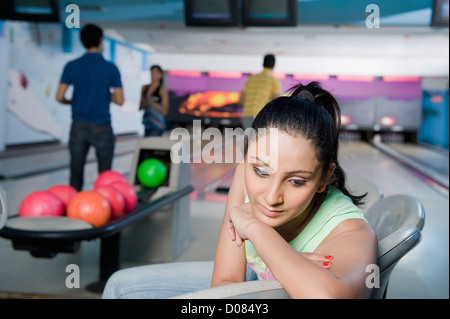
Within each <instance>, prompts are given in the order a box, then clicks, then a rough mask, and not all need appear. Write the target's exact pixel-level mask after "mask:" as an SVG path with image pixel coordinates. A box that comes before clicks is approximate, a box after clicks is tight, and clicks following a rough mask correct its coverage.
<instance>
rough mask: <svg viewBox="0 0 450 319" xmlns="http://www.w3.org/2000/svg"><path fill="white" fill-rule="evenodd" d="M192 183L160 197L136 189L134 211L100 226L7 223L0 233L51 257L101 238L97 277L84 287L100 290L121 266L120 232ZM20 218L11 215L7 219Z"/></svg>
mask: <svg viewBox="0 0 450 319" xmlns="http://www.w3.org/2000/svg"><path fill="white" fill-rule="evenodd" d="M193 190H194V187H193V186H191V185H189V186H186V187H184V188H181V189H179V190H176V191H173V192H170V193H168V194H166V195H163V196H161V197H159V198H152V195H153V194H154V193H155V191H156V189H153V190H143V191H140V192H138V203H137V205H136V207H135V209H134V210H133V211H131V212H130V213H128V214H126V215H125V216H123V217H121V218H120V219H117V220H113V221H110V222H108V223H107V224H105V225H104V226H101V227H96V228H94V227H90V228H86V229H77V230H50V231H48V230H39V229H21V228H14V227H9V226H8V223H6V225H5V226H4V227H3V228H1V229H0V236H1V237H4V238H7V239H10V240H11V241H12V246H13V248H14V249H16V250H28V251H29V252H30V254H31V255H32V256H34V257H38V258H52V257H54V256H56V255H57V254H58V253H76V252H77V251H78V250H79V248H80V245H81V242H82V241H86V240H94V239H100V240H101V243H100V265H99V268H100V269H99V270H100V276H99V277H100V278H99V281H98V282H94V283H91V284H90V285H88V286H87V289H88V290H89V291H92V292H97V293H101V292H102V291H103V288H104V285H105V284H106V281H107V280H108V278H109V277H110V276H111V275H112V274H113V273H114V272H115V271H117V270H119V269H120V232H121V231H122V230H123V229H124V228H125V227H127V226H129V225H131V224H132V223H135V222H137V221H139V220H141V219H143V218H145V217H147V216H149V215H150V214H152V213H155V212H157V211H158V210H159V209H161V208H163V207H164V206H166V205H167V204H170V203H172V202H174V201H177V200H178V199H181V198H182V197H184V196H186V195H188V194H190V193H191V192H192V191H193ZM15 218H20V217H19V216H18V215H14V216H10V217H9V218H8V220H12V219H15Z"/></svg>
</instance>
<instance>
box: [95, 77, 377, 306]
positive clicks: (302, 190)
mask: <svg viewBox="0 0 450 319" xmlns="http://www.w3.org/2000/svg"><path fill="white" fill-rule="evenodd" d="M339 117H340V110H339V106H338V103H337V102H336V100H335V99H334V98H333V96H332V95H331V94H329V93H328V92H327V91H325V90H323V89H322V88H321V87H320V86H319V84H318V83H316V82H312V83H310V84H308V85H307V86H303V85H301V84H300V85H298V86H296V87H294V88H293V93H292V95H291V96H289V97H285V96H283V97H279V98H277V99H275V100H273V101H272V102H270V103H268V104H267V105H266V106H265V107H264V108H263V109H262V110H261V111H260V113H259V114H258V115H257V116H256V118H255V120H254V122H253V125H252V128H253V129H254V131H255V133H256V135H255V136H253V137H252V138H250V139H249V141H248V144H247V145H246V154H245V160H244V162H243V163H241V164H238V165H237V167H236V172H235V175H234V177H233V181H232V185H231V188H230V192H229V195H228V199H227V204H226V209H225V214H224V219H223V223H222V227H221V230H220V234H219V240H218V244H217V249H216V257H215V260H214V268H213V269H212V267H213V266H212V264H211V263H169V264H161V265H151V266H143V267H137V268H132V269H124V270H121V271H119V272H117V273H115V274H114V275H113V276H112V277H111V278H110V280H109V281H108V284H107V286H106V288H105V292H104V294H103V297H104V298H168V297H171V296H175V295H178V294H183V293H186V292H190V291H195V290H200V289H207V288H209V285H211V286H212V287H216V286H221V285H226V284H231V283H237V282H242V281H245V280H254V279H256V278H254V277H256V276H257V277H258V279H260V280H264V279H271V278H274V279H276V280H278V281H279V282H280V284H281V285H282V286H283V287H284V288H285V289H286V291H287V293H288V294H289V296H290V297H291V298H367V297H369V296H370V289H368V288H367V287H366V284H365V282H366V277H367V276H368V273H366V267H367V265H369V264H375V263H376V253H377V239H376V236H375V234H374V232H373V230H372V228H371V227H370V226H369V224H368V223H367V221H366V219H365V217H364V214H363V212H362V211H361V210H360V209H359V208H358V207H357V205H358V204H359V203H360V201H361V200H362V198H363V196H355V195H352V194H350V193H349V192H348V190H347V189H346V188H345V174H344V172H343V170H342V168H341V167H340V166H339V164H338V159H337V157H338V137H339V126H340V121H339ZM261 129H266V130H261ZM271 129H272V130H271ZM264 131H265V132H264ZM274 145H276V147H273V146H274ZM211 271H212V273H211ZM255 275H256V276H255ZM211 276H212V279H211ZM252 277H253V278H252Z"/></svg>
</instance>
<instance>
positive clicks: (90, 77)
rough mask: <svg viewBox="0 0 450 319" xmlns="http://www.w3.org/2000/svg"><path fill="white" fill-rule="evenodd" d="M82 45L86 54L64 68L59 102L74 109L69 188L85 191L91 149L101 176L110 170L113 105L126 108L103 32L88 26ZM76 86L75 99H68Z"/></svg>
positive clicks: (81, 36)
mask: <svg viewBox="0 0 450 319" xmlns="http://www.w3.org/2000/svg"><path fill="white" fill-rule="evenodd" d="M80 38H81V42H82V43H83V46H84V47H85V48H86V50H87V52H86V53H85V54H84V55H83V56H81V57H79V58H78V59H75V60H73V61H70V62H68V63H67V64H66V66H65V67H64V71H63V73H62V76H61V80H60V84H59V86H58V91H57V93H56V100H57V101H58V102H60V103H63V104H70V105H72V126H71V129H70V138H69V151H70V185H71V186H73V187H74V188H75V189H76V190H77V191H80V190H82V188H83V174H84V165H85V163H86V157H87V153H88V151H89V147H90V146H91V145H92V146H94V148H95V150H96V156H97V161H98V172H99V173H101V172H103V171H105V170H110V169H111V167H112V160H113V156H114V144H115V137H114V133H113V130H112V127H111V114H110V109H109V108H110V102H113V103H116V104H117V105H120V106H121V105H123V103H124V97H123V89H122V82H121V79H120V72H119V69H118V68H117V67H116V66H115V65H114V64H113V63H111V62H108V61H106V60H105V59H104V58H103V55H102V51H103V31H102V29H101V28H99V27H98V26H96V25H93V24H88V25H86V26H85V27H83V29H82V30H81V33H80ZM70 85H73V94H72V99H71V100H67V99H66V98H65V93H66V90H67V89H68V87H69V86H70Z"/></svg>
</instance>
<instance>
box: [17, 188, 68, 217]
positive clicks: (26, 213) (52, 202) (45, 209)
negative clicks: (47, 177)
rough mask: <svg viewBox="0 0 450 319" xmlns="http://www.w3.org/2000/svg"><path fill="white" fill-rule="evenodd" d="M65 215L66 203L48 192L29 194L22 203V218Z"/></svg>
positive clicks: (20, 208) (20, 209) (20, 210)
mask: <svg viewBox="0 0 450 319" xmlns="http://www.w3.org/2000/svg"><path fill="white" fill-rule="evenodd" d="M63 215H64V203H63V202H62V201H61V200H60V199H59V198H58V197H57V196H55V195H53V194H52V193H50V192H47V191H35V192H32V193H30V194H28V195H27V196H26V197H25V198H24V199H23V200H22V202H21V203H20V206H19V216H20V217H46V216H49V217H59V216H63Z"/></svg>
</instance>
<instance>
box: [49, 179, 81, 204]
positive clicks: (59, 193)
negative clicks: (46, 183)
mask: <svg viewBox="0 0 450 319" xmlns="http://www.w3.org/2000/svg"><path fill="white" fill-rule="evenodd" d="M47 192H50V193H52V194H53V195H55V196H56V197H58V198H59V199H60V200H61V201H62V202H63V203H64V206H67V204H69V202H70V200H71V199H72V198H73V197H74V196H75V195H76V194H77V190H76V189H75V188H73V187H72V186H69V185H63V184H58V185H54V186H52V187H50V188H49V189H47Z"/></svg>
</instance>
